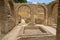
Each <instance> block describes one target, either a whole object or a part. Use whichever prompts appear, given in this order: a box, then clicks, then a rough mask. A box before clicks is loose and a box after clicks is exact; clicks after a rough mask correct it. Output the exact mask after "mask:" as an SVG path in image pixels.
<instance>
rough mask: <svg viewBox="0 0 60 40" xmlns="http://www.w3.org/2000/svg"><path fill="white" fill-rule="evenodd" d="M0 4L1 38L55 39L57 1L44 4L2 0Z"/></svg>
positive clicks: (4, 39)
mask: <svg viewBox="0 0 60 40" xmlns="http://www.w3.org/2000/svg"><path fill="white" fill-rule="evenodd" d="M1 4H2V5H1ZM0 5H1V6H0V34H1V36H2V40H24V39H26V40H39V39H41V40H45V39H46V40H56V28H57V16H58V2H57V1H54V2H52V3H51V4H48V5H46V4H27V3H14V2H13V1H11V0H4V1H0ZM33 32H34V33H33ZM13 33H14V35H13ZM6 34H7V35H6ZM11 36H13V37H11ZM17 36H18V37H17ZM42 36H44V37H42ZM7 37H8V39H7ZM30 37H31V38H30ZM48 37H49V38H48ZM44 38H45V39H44ZM57 39H58V38H57Z"/></svg>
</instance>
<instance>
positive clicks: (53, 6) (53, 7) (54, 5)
mask: <svg viewBox="0 0 60 40" xmlns="http://www.w3.org/2000/svg"><path fill="white" fill-rule="evenodd" d="M55 7H56V8H55ZM57 7H58V5H57V3H56V2H55V3H54V4H53V5H52V7H51V9H52V11H51V12H52V14H51V15H52V18H54V19H55V21H56V23H57V15H58V14H57V13H54V11H55V10H54V9H56V11H55V12H57V10H58V9H57ZM53 15H54V16H55V17H54V16H53Z"/></svg>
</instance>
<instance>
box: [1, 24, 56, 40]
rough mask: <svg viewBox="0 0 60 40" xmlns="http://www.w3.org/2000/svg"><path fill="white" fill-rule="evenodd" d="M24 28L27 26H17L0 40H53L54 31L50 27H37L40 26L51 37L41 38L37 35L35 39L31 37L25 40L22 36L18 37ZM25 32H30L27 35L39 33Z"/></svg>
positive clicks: (26, 37)
mask: <svg viewBox="0 0 60 40" xmlns="http://www.w3.org/2000/svg"><path fill="white" fill-rule="evenodd" d="M24 26H27V24H24V25H21V24H19V25H17V26H15V28H14V29H13V30H11V32H9V33H8V34H7V35H5V36H4V37H3V38H2V40H17V39H18V40H55V36H56V30H55V29H54V28H52V27H48V26H44V25H38V26H42V28H43V29H44V30H46V31H48V32H50V33H51V34H52V36H51V35H50V36H46V35H45V36H43V37H41V36H40V35H38V36H35V37H33V36H32V37H30V36H29V37H28V36H25V38H24V36H23V37H18V36H19V34H20V32H21V30H22V29H23V27H24ZM25 31H30V32H28V34H29V33H32V34H33V33H38V32H39V33H40V31H39V30H35V29H34V30H28V29H27V30H25ZM34 31H37V32H34ZM26 34H27V33H26Z"/></svg>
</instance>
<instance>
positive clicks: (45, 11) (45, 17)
mask: <svg viewBox="0 0 60 40" xmlns="http://www.w3.org/2000/svg"><path fill="white" fill-rule="evenodd" d="M38 6H41V7H42V8H43V9H44V23H43V24H44V25H47V16H48V15H47V10H48V9H47V6H46V5H44V4H41V5H38Z"/></svg>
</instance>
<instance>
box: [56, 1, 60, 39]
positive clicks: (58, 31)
mask: <svg viewBox="0 0 60 40" xmlns="http://www.w3.org/2000/svg"><path fill="white" fill-rule="evenodd" d="M57 2H58V3H59V4H58V20H57V32H56V33H57V36H56V37H57V39H56V40H60V1H58V0H57Z"/></svg>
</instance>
